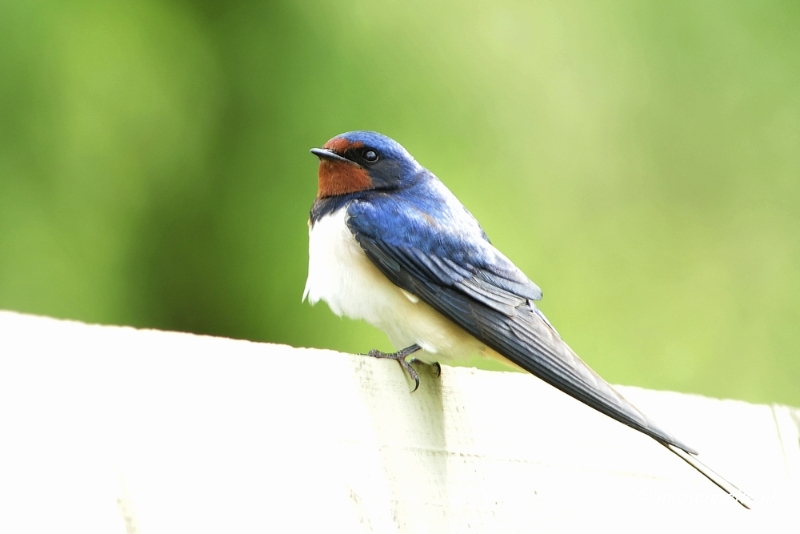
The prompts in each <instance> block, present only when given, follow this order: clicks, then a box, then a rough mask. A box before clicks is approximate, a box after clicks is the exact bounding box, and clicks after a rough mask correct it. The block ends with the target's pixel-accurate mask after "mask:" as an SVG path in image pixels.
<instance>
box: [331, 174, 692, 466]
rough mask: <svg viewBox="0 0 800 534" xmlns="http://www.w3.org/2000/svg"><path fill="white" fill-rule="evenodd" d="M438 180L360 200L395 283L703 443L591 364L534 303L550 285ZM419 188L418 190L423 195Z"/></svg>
mask: <svg viewBox="0 0 800 534" xmlns="http://www.w3.org/2000/svg"><path fill="white" fill-rule="evenodd" d="M438 183H439V182H438V181H431V182H429V183H428V184H420V185H419V187H418V191H405V192H404V195H385V194H376V195H372V196H371V197H370V198H368V199H364V198H362V199H354V200H353V201H352V202H351V203H350V204H349V205H348V209H347V213H348V218H347V225H348V227H349V228H350V231H351V232H352V233H353V235H354V236H355V238H356V240H357V241H358V243H359V244H360V245H361V247H362V249H363V250H364V252H365V253H366V255H367V257H368V258H369V259H370V260H371V261H372V262H373V263H374V264H375V265H376V266H377V267H378V269H379V270H380V271H381V272H383V274H384V275H386V277H387V278H389V280H391V281H392V282H393V283H394V284H395V285H397V286H399V287H401V288H402V289H404V290H406V291H408V292H410V293H413V294H414V295H416V296H417V297H419V298H420V299H421V300H422V301H423V302H425V303H427V304H428V305H429V306H431V307H432V308H434V309H435V310H437V311H438V312H440V313H442V314H443V315H444V316H446V317H448V318H449V319H450V320H452V321H453V322H454V323H456V324H458V325H459V326H461V327H462V328H464V329H465V330H466V331H467V332H469V333H470V334H472V335H473V336H475V337H476V338H477V339H479V340H480V341H481V342H482V343H484V344H486V345H487V346H488V347H490V348H492V349H493V350H495V351H497V352H498V353H500V354H501V355H503V356H504V357H506V358H508V359H509V360H510V361H511V362H513V363H515V364H516V365H518V366H520V367H522V368H523V369H525V370H527V371H529V372H530V373H532V374H534V375H536V376H538V377H539V378H541V379H542V380H544V381H545V382H548V383H549V384H551V385H553V386H555V387H556V388H558V389H560V390H562V391H564V392H565V393H567V394H569V395H571V396H573V397H575V398H576V399H578V400H580V401H581V402H583V403H585V404H587V405H589V406H591V407H592V408H595V409H596V410H598V411H600V412H602V413H604V414H606V415H608V416H610V417H612V418H613V419H616V420H617V421H620V422H621V423H624V424H626V425H628V426H630V427H632V428H635V429H637V430H639V431H641V432H643V433H645V434H647V435H649V436H651V437H653V438H655V439H657V440H658V441H660V442H662V443H665V444H671V445H674V446H676V447H679V448H681V449H683V450H685V451H687V452H690V453H694V450H693V449H691V448H690V447H688V446H686V445H685V444H683V443H681V442H680V441H678V440H676V439H675V438H673V437H672V436H671V435H670V434H668V433H667V432H665V431H664V430H662V429H660V428H659V427H658V426H657V425H655V423H653V422H652V421H651V420H649V419H648V418H647V417H646V416H644V415H643V414H642V413H641V412H639V411H638V410H637V409H636V408H635V407H634V406H633V405H632V404H631V403H629V402H628V401H627V400H625V398H624V397H622V396H621V395H620V394H619V393H617V392H616V391H615V390H614V389H613V388H612V387H611V386H610V385H609V384H608V383H607V382H606V381H605V380H603V379H602V378H601V377H600V376H599V375H598V374H597V373H595V372H594V371H593V370H592V369H591V368H589V366H587V365H586V364H585V363H584V362H583V361H582V360H581V359H580V358H579V357H578V356H577V355H576V354H575V353H574V352H573V351H572V349H570V348H569V346H568V345H567V344H566V343H564V342H563V341H562V340H561V338H560V337H559V335H558V333H557V332H556V331H555V329H554V328H553V327H552V326H551V325H550V323H549V322H548V321H547V319H546V318H545V317H544V315H543V314H542V313H541V312H540V311H539V310H538V309H537V308H536V307H535V306H534V304H533V302H532V301H534V300H538V299H540V298H541V296H542V293H541V290H540V289H539V288H538V287H537V286H536V285H535V284H534V283H533V282H531V281H530V280H529V279H528V278H527V277H526V276H525V275H524V274H523V273H522V272H521V271H520V270H519V269H518V268H517V267H516V266H515V265H514V264H513V263H512V262H511V261H510V260H508V259H507V258H506V257H505V256H503V255H502V254H501V253H500V252H499V251H497V249H495V248H494V246H492V245H491V243H490V242H489V240H488V238H487V237H486V234H485V233H484V232H483V230H482V229H481V228H480V226H479V225H478V223H477V221H476V220H475V219H474V217H472V216H471V215H470V214H469V212H467V211H466V209H463V207H462V206H461V204H460V203H458V201H457V200H455V197H453V196H452V193H450V192H449V191H448V190H447V189H445V188H444V186H441V188H439V189H437V190H436V191H430V190H426V189H425V187H426V186H427V187H439V186H438V185H437V184H438ZM414 195H416V197H414ZM459 208H461V209H459Z"/></svg>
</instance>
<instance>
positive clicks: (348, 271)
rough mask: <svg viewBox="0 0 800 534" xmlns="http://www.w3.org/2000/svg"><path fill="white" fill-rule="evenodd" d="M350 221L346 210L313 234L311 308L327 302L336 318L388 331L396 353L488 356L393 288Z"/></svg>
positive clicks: (466, 336) (323, 221)
mask: <svg viewBox="0 0 800 534" xmlns="http://www.w3.org/2000/svg"><path fill="white" fill-rule="evenodd" d="M345 217H346V208H342V209H340V210H338V211H336V212H334V213H332V214H330V215H328V216H325V217H323V218H321V219H319V220H318V221H317V222H316V223H315V224H314V226H313V227H312V228H311V229H310V230H309V251H308V252H309V261H308V280H307V281H306V288H305V292H304V293H303V299H305V298H306V297H308V300H309V302H311V304H316V303H317V302H319V301H320V300H324V301H325V302H327V303H328V306H330V308H331V310H332V311H333V312H334V313H335V314H337V315H340V316H341V315H344V316H347V317H350V318H352V319H363V320H365V321H367V322H368V323H370V324H372V325H373V326H376V327H377V328H380V329H381V330H383V331H384V332H386V334H387V335H388V336H389V339H390V340H391V342H392V344H394V345H395V346H396V347H397V348H404V347H407V346H409V345H412V344H414V343H417V344H418V345H420V346H421V347H422V348H423V349H424V350H425V351H426V352H429V353H437V359H439V360H442V361H448V360H454V359H463V358H469V357H472V356H476V355H479V354H481V353H483V354H485V355H487V356H488V354H486V350H487V349H486V348H485V347H484V345H483V344H482V343H480V342H479V341H478V340H477V339H475V338H474V337H472V336H471V335H469V334H468V333H467V332H465V331H464V330H463V329H461V328H460V327H458V326H457V325H455V324H454V323H453V322H452V321H450V320H449V319H447V318H445V317H444V316H443V315H442V314H440V313H439V312H437V311H435V310H434V309H433V308H431V307H430V306H428V305H427V304H425V303H424V302H421V301H420V300H419V299H418V298H417V297H416V296H414V295H412V294H410V293H408V292H406V291H403V290H402V289H400V288H399V287H397V286H395V285H394V284H393V283H391V282H390V281H389V280H388V279H387V278H386V277H385V276H384V275H383V273H381V272H380V271H379V270H378V268H377V267H375V266H374V265H373V264H372V262H371V261H370V260H369V258H367V256H366V254H365V253H364V251H363V250H362V249H361V246H360V245H359V244H358V242H357V241H356V240H355V238H354V237H353V234H352V233H351V232H350V230H349V229H348V228H347V225H346V224H345ZM492 356H494V355H492Z"/></svg>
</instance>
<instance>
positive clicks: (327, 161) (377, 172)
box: [311, 131, 421, 198]
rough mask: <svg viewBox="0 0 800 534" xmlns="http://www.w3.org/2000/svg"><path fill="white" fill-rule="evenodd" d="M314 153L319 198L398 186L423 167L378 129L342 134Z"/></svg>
mask: <svg viewBox="0 0 800 534" xmlns="http://www.w3.org/2000/svg"><path fill="white" fill-rule="evenodd" d="M311 153H312V154H314V155H315V156H317V157H318V158H319V189H318V191H317V197H318V198H325V197H332V196H337V195H346V194H348V193H356V192H359V191H366V190H381V189H384V190H385V189H396V188H399V187H402V186H404V185H406V184H408V183H410V182H411V181H413V180H414V178H415V176H416V175H417V174H418V173H419V171H420V170H421V167H420V165H419V163H417V161H416V160H415V159H414V158H413V157H412V156H411V154H409V153H408V152H407V151H406V149H405V148H403V147H402V146H400V144H399V143H397V142H396V141H394V140H392V139H390V138H388V137H386V136H385V135H381V134H379V133H376V132H363V131H360V132H347V133H343V134H341V135H337V136H336V137H334V138H333V139H331V140H330V141H328V142H327V143H325V145H324V146H323V147H322V148H312V149H311Z"/></svg>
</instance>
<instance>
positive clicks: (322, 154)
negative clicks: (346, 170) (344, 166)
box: [311, 148, 358, 165]
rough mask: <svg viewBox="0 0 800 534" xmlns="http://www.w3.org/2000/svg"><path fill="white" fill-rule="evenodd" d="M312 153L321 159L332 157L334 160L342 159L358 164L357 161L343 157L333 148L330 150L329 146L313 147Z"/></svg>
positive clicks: (344, 161) (345, 161)
mask: <svg viewBox="0 0 800 534" xmlns="http://www.w3.org/2000/svg"><path fill="white" fill-rule="evenodd" d="M311 153H312V154H314V155H315V156H317V157H318V158H319V159H330V160H333V161H341V162H343V163H349V164H351V165H358V163H356V162H355V161H350V160H349V159H347V158H343V157H342V156H340V155H339V154H337V153H336V152H334V151H333V150H328V149H327V148H312V149H311Z"/></svg>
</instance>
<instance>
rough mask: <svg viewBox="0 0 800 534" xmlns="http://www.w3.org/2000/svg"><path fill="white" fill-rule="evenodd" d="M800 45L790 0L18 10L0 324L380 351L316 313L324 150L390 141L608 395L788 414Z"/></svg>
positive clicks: (3, 139)
mask: <svg viewBox="0 0 800 534" xmlns="http://www.w3.org/2000/svg"><path fill="white" fill-rule="evenodd" d="M798 28H800V4H798V3H797V2H791V1H769V2H763V1H758V2H757V1H722V0H719V1H711V0H709V1H701V2H698V1H695V0H685V1H664V2H647V3H645V2H636V1H629V2H602V3H601V2H594V1H592V0H583V1H566V2H565V1H548V2H527V1H519V2H515V1H509V0H501V1H491V2H489V1H483V2H475V1H463V0H462V1H458V2H456V1H430V0H426V1H406V2H396V1H394V2H392V1H375V0H373V1H362V0H352V1H350V2H346V3H341V2H339V3H333V2H321V1H309V0H306V1H293V2H292V1H285V2H280V1H273V2H239V1H235V0H234V1H230V2H225V3H220V2H202V1H198V2H191V1H188V0H187V1H167V0H158V1H155V0H151V1H147V0H144V1H143V0H138V1H135V2H134V1H128V2H125V1H122V2H99V1H98V2H92V1H86V2H81V1H69V2H63V1H40V2H22V1H10V2H9V1H6V2H1V3H0V308H4V309H11V310H18V311H22V312H29V313H37V314H46V315H51V316H55V317H64V318H72V319H79V320H82V321H89V322H99V323H110V324H127V325H134V326H140V327H155V328H163V329H175V330H185V331H190V332H199V333H208V334H215V335H224V336H231V337H237V338H246V339H252V340H260V341H271V342H279V343H288V344H292V345H296V346H313V347H327V348H335V349H340V350H345V351H351V352H364V351H366V350H368V349H370V348H373V347H378V348H383V349H389V348H391V347H390V346H389V344H388V341H387V340H386V338H385V337H384V335H383V334H382V333H380V332H377V331H375V330H373V329H372V328H371V327H369V326H367V325H365V324H361V323H356V322H352V321H349V320H342V319H339V318H337V317H335V316H333V314H331V312H330V311H329V310H328V309H327V306H325V305H324V304H321V305H318V306H316V307H314V308H312V307H310V306H309V305H308V304H301V302H300V297H301V295H302V292H303V287H304V283H305V275H306V262H307V227H306V220H307V217H308V210H309V207H310V205H311V202H312V200H313V198H314V195H315V192H316V168H317V161H316V158H314V157H313V156H311V155H310V154H309V153H308V149H309V148H310V147H314V146H320V145H321V144H323V143H324V142H325V141H326V140H328V139H329V138H330V137H333V136H334V135H336V134H338V133H341V132H344V131H348V130H353V129H373V130H377V131H380V132H383V133H385V134H387V135H389V136H391V137H393V138H395V139H397V140H398V141H399V142H401V143H402V144H403V145H404V146H405V147H406V148H407V149H408V150H409V151H410V152H411V153H412V154H414V155H415V156H416V158H417V159H418V160H419V161H420V162H421V163H422V164H423V165H425V166H427V167H428V168H430V169H431V170H433V172H435V173H436V174H437V175H438V176H439V177H440V178H441V179H442V180H443V181H444V182H445V183H446V184H447V185H448V186H449V187H450V189H452V190H453V191H454V192H455V194H456V195H457V196H458V197H459V198H460V199H461V200H462V201H463V202H464V204H465V205H466V206H467V207H468V208H469V209H470V210H471V211H472V212H473V214H474V215H475V216H476V217H477V218H478V219H479V220H480V221H481V223H482V224H483V226H484V229H485V230H486V231H487V233H488V234H489V235H490V236H491V237H492V239H493V242H494V243H495V244H496V245H497V246H498V247H499V248H500V249H501V250H503V251H504V252H505V253H506V255H507V256H509V257H510V258H511V259H512V260H513V261H515V262H516V263H517V264H518V265H519V266H520V267H521V268H522V269H523V270H524V271H525V272H526V273H527V274H528V275H529V276H530V277H531V278H532V279H533V280H534V281H535V282H537V283H538V284H539V285H540V286H541V287H542V288H543V289H544V292H545V299H544V301H543V302H542V308H543V310H544V311H545V313H547V314H548V316H549V318H550V319H551V321H552V322H553V323H554V324H555V325H556V327H557V328H558V329H559V331H560V332H561V334H562V335H563V336H564V337H565V338H566V339H567V341H568V342H569V343H570V344H571V345H572V347H573V348H574V349H576V351H577V352H578V353H579V354H581V355H582V356H583V358H584V359H585V360H586V361H587V362H589V363H590V364H591V365H592V366H593V367H594V368H595V369H597V370H598V371H599V372H600V373H601V374H602V375H604V376H605V377H606V378H607V379H609V380H610V381H611V382H615V383H623V384H635V385H639V386H643V387H647V388H658V389H671V390H678V391H685V392H697V393H702V394H706V395H712V396H720V397H733V398H740V399H745V400H749V401H754V402H780V403H788V404H793V405H800V358H798V354H797V347H798V345H800V276H799V273H800V32H798ZM302 365H303V364H302V362H298V369H301V368H302Z"/></svg>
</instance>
